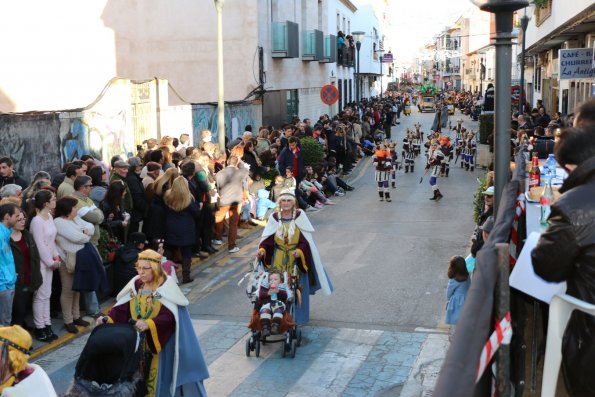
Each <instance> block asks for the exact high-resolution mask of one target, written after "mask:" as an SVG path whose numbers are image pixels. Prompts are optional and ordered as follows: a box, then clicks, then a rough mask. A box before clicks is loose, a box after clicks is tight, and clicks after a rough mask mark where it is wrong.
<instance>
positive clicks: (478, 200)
mask: <svg viewBox="0 0 595 397" xmlns="http://www.w3.org/2000/svg"><path fill="white" fill-rule="evenodd" d="M477 184H478V186H477V190H476V191H475V195H474V196H473V219H474V220H475V223H476V224H477V223H479V216H480V214H481V209H482V208H483V194H482V193H483V192H484V191H485V190H486V189H487V187H486V178H485V177H484V178H477Z"/></svg>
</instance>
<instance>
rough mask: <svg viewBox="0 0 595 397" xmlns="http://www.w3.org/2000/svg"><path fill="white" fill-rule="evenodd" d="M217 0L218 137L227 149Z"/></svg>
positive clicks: (220, 15)
mask: <svg viewBox="0 0 595 397" xmlns="http://www.w3.org/2000/svg"><path fill="white" fill-rule="evenodd" d="M224 1H225V0H215V8H216V9H217V91H218V100H217V116H218V117H217V129H218V131H217V132H218V133H217V137H218V143H219V147H220V148H221V150H225V102H224V101H223V94H224V91H223V2H224Z"/></svg>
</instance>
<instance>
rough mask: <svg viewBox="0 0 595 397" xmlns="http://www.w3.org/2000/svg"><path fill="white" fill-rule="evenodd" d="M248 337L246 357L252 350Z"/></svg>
mask: <svg viewBox="0 0 595 397" xmlns="http://www.w3.org/2000/svg"><path fill="white" fill-rule="evenodd" d="M250 339H252V338H250ZM250 339H246V357H250V351H251V350H252V346H251V343H250Z"/></svg>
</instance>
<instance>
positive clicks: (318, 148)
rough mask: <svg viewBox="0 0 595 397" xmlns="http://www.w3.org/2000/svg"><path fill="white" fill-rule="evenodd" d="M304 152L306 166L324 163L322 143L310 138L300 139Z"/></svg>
mask: <svg viewBox="0 0 595 397" xmlns="http://www.w3.org/2000/svg"><path fill="white" fill-rule="evenodd" d="M300 143H301V145H302V150H303V151H304V165H316V164H320V163H322V162H323V161H324V149H323V148H322V145H321V144H320V142H318V141H317V140H316V139H314V138H311V137H309V136H307V137H304V138H302V139H300Z"/></svg>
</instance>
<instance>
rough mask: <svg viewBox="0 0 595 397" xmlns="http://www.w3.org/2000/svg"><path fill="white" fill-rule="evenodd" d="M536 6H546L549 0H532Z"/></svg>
mask: <svg viewBox="0 0 595 397" xmlns="http://www.w3.org/2000/svg"><path fill="white" fill-rule="evenodd" d="M533 3H534V4H535V7H536V8H547V6H548V5H549V0H533Z"/></svg>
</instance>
